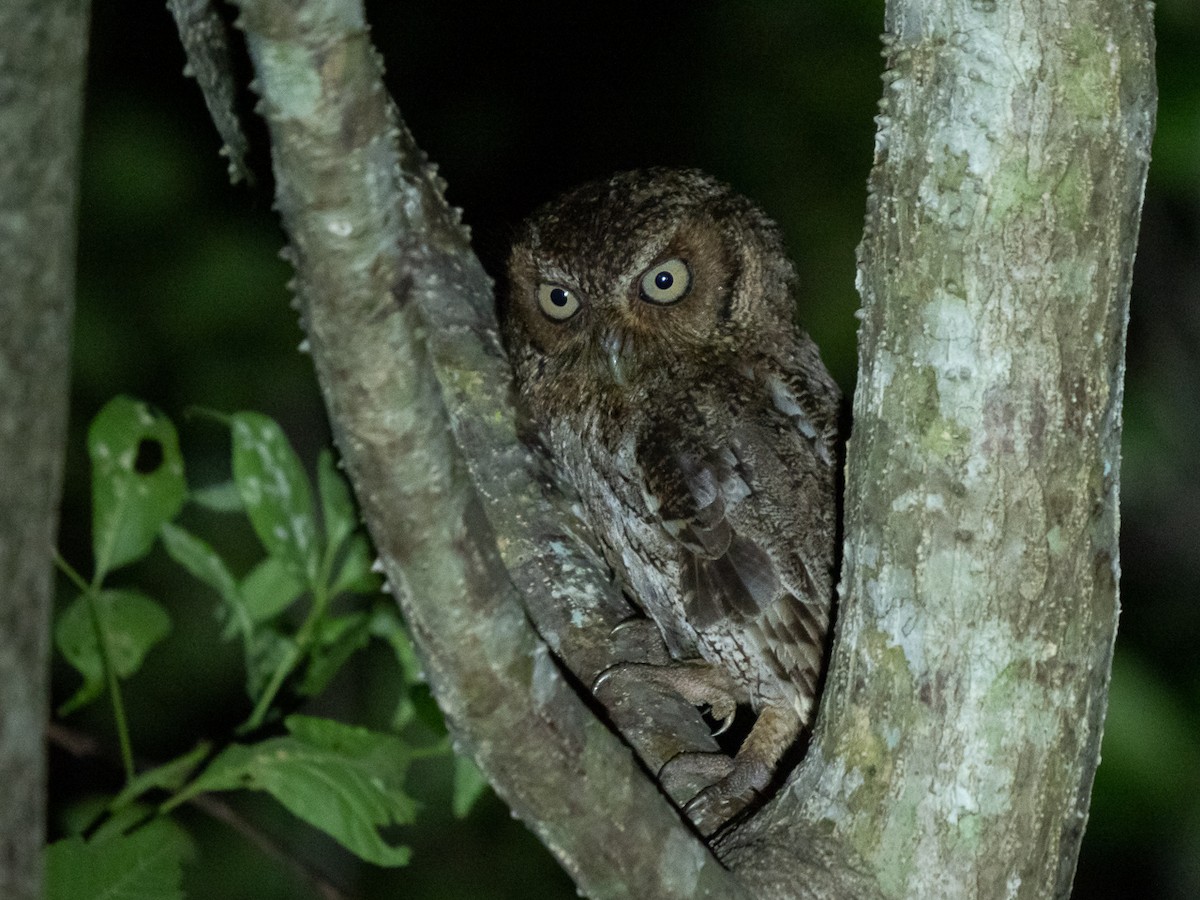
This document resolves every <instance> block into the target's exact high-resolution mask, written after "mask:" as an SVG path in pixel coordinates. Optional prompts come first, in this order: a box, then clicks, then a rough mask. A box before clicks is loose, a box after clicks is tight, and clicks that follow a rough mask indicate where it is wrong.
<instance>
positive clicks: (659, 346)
mask: <svg viewBox="0 0 1200 900" xmlns="http://www.w3.org/2000/svg"><path fill="white" fill-rule="evenodd" d="M508 275H509V285H508V288H509V289H508V295H507V313H506V326H507V332H508V337H509V342H510V348H511V349H512V351H513V354H514V359H515V360H516V364H517V368H518V374H519V375H520V376H522V378H523V379H525V380H528V379H529V378H530V377H535V376H536V377H538V380H541V378H543V377H546V376H550V377H552V378H555V379H560V380H561V379H565V380H566V381H569V382H576V383H579V384H582V385H586V386H589V387H599V388H605V387H611V388H613V389H619V388H621V387H623V386H625V385H628V384H644V383H645V379H646V378H647V376H648V375H652V374H653V373H662V374H664V375H667V376H668V377H669V376H678V375H679V374H681V373H683V372H686V370H687V367H688V366H689V365H696V364H708V365H712V364H714V363H720V362H722V361H730V360H733V359H736V358H740V357H743V356H744V355H745V354H746V353H748V352H751V351H752V350H753V348H754V347H755V345H756V343H758V342H764V341H767V342H769V341H770V340H771V339H772V338H771V336H772V335H778V334H787V333H789V332H790V331H791V319H792V311H793V310H792V303H793V296H794V292H793V282H794V279H795V273H794V270H793V268H792V266H791V264H790V263H789V262H788V261H787V258H786V256H785V254H784V251H783V245H782V240H781V237H780V234H779V229H778V228H777V227H776V226H775V224H774V223H772V222H771V221H770V220H769V219H768V218H767V217H766V216H765V215H764V214H763V213H762V212H761V211H759V210H758V208H757V207H755V206H754V205H753V204H752V203H750V201H748V200H746V199H745V198H744V197H742V196H741V195H739V194H737V193H735V192H734V191H733V190H732V189H730V188H729V187H728V186H726V185H724V184H722V183H720V182H718V181H716V180H714V179H712V178H710V177H708V176H707V175H705V174H703V173H701V172H698V171H696V170H691V169H644V170H638V171H632V172H622V173H620V174H617V175H614V176H613V177H612V178H609V179H607V180H604V181H596V182H592V183H589V184H585V185H582V186H581V187H578V188H576V189H574V190H572V191H570V192H569V193H567V194H564V195H563V196H561V197H559V198H558V199H556V200H554V201H552V202H550V203H548V204H547V205H545V206H543V207H542V208H541V209H539V210H537V211H536V212H535V213H534V214H533V215H532V216H531V217H530V218H529V220H528V221H527V222H526V223H525V224H524V226H523V228H522V230H521V232H520V233H519V235H518V237H517V240H516V241H515V243H514V245H513V248H512V251H511V254H510V256H509V261H508Z"/></svg>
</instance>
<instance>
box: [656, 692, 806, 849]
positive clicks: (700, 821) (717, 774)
mask: <svg viewBox="0 0 1200 900" xmlns="http://www.w3.org/2000/svg"><path fill="white" fill-rule="evenodd" d="M800 728H801V720H800V716H799V715H798V714H797V713H796V711H795V710H794V709H793V708H792V707H791V706H790V705H780V706H767V707H764V708H763V710H762V712H761V713H760V714H759V716H758V719H757V721H755V723H754V727H753V728H752V729H750V734H749V735H747V737H746V740H745V741H744V742H743V743H742V746H741V749H739V750H738V752H737V755H736V756H734V757H733V758H732V759H731V758H729V757H728V756H724V755H722V754H719V753H681V754H680V755H679V756H677V757H675V758H674V759H671V760H669V761H668V762H667V764H666V765H665V766H663V768H662V771H661V772H660V773H659V779H660V781H662V783H663V786H664V787H667V779H670V780H672V781H679V780H681V779H682V778H684V777H686V776H692V777H694V776H696V775H701V776H703V777H704V780H706V781H707V782H708V787H706V788H704V789H703V790H701V791H700V792H699V793H698V794H696V795H695V796H694V797H692V799H691V800H689V801H688V802H687V803H686V804H685V805H684V807H683V812H684V814H685V815H686V816H687V817H688V818H689V819H690V820H691V821H692V824H693V825H695V826H696V829H697V830H698V831H699V832H700V833H701V834H703V835H704V836H705V837H710V836H711V835H713V834H715V833H716V832H717V831H718V830H719V829H720V828H721V827H722V826H723V825H725V824H726V823H727V822H729V820H730V819H732V818H734V817H735V816H737V815H738V814H739V813H741V812H742V811H743V810H745V809H746V808H747V807H749V806H751V805H752V804H754V803H755V802H756V801H757V800H758V799H759V797H760V796H761V795H762V793H763V791H764V790H765V789H766V788H767V786H768V785H769V784H770V783H771V781H772V779H773V778H774V777H775V775H776V773H777V769H778V766H779V760H780V758H781V757H782V756H783V754H784V752H785V751H786V750H787V749H788V748H789V747H790V746H791V745H792V744H793V743H794V742H795V740H796V738H797V737H798V736H799V734H800ZM709 776H711V777H709ZM668 793H671V791H670V789H669V788H668ZM672 796H674V794H672Z"/></svg>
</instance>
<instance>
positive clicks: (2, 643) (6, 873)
mask: <svg viewBox="0 0 1200 900" xmlns="http://www.w3.org/2000/svg"><path fill="white" fill-rule="evenodd" d="M87 23H88V4H87V2H86V0H10V2H7V3H4V4H0V285H3V290H2V292H0V784H2V785H4V802H3V803H0V897H5V898H12V900H36V898H40V897H41V895H42V894H41V882H42V874H41V852H42V842H43V835H44V833H45V792H46V784H45V781H46V772H45V760H44V750H43V735H44V733H45V726H46V720H47V711H48V705H49V684H48V677H47V676H48V671H49V670H48V662H47V653H48V649H49V631H50V605H51V588H52V586H53V579H52V577H51V576H52V557H51V551H52V548H53V546H54V538H55V532H56V529H57V512H58V501H59V493H60V488H61V483H62V463H63V448H64V444H65V440H66V423H67V396H68V394H67V386H68V371H69V369H68V366H69V347H70V330H71V314H72V310H73V307H74V275H75V265H74V264H75V210H76V198H77V195H78V185H79V177H78V162H79V139H80V120H81V112H82V106H83V78H84V58H85V50H86V46H87Z"/></svg>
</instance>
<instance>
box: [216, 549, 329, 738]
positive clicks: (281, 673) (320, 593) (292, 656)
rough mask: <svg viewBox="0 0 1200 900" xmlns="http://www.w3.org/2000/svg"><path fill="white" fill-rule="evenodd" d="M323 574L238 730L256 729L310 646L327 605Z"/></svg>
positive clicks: (327, 598) (244, 731)
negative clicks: (293, 640)
mask: <svg viewBox="0 0 1200 900" xmlns="http://www.w3.org/2000/svg"><path fill="white" fill-rule="evenodd" d="M324 568H327V567H323V569H324ZM326 574H327V573H326V572H325V571H322V573H321V576H320V577H318V578H317V579H316V582H317V583H316V584H315V585H313V599H312V608H311V609H310V610H309V611H308V616H307V617H306V618H305V620H304V624H303V625H301V626H300V630H299V631H297V632H296V643H295V645H294V648H293V649H292V651H291V652H290V653H288V654H287V656H285V657H284V658H283V659H282V660H280V662H279V665H278V666H277V667H276V669H275V671H274V673H273V674H272V675H271V680H270V682H269V683H268V684H267V686H266V688H265V689H264V690H263V692H262V695H261V696H260V697H259V698H258V702H257V703H256V704H255V705H254V711H253V712H251V713H250V718H248V719H247V720H246V721H245V723H243V724H242V726H241V727H240V728H238V731H239V732H240V733H242V734H246V733H248V732H252V731H255V730H256V729H257V728H258V727H259V726H261V725H262V723H263V720H264V719H265V718H266V717H267V712H268V711H269V710H270V709H271V704H272V703H273V702H275V697H276V695H277V694H278V693H279V690H280V688H282V687H283V683H284V681H286V680H287V677H288V676H289V675H290V674H292V672H293V670H295V668H296V666H297V664H298V663H299V662H300V660H302V659H303V658H304V657H305V656H307V655H308V653H309V651H310V650H311V649H312V645H313V643H314V641H315V635H316V630H317V627H318V626H319V625H320V622H321V619H322V618H324V616H325V611H326V608H327V607H328V606H329V592H328V590H327V589H326V587H325V584H326V581H327V578H326V577H325V576H326Z"/></svg>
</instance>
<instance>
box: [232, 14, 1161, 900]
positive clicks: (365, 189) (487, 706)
mask: <svg viewBox="0 0 1200 900" xmlns="http://www.w3.org/2000/svg"><path fill="white" fill-rule="evenodd" d="M238 2H239V6H240V7H241V9H242V12H243V15H242V22H243V24H244V27H245V30H246V33H247V38H248V41H249V44H250V48H251V54H252V57H253V59H254V64H255V68H256V74H257V81H258V86H259V89H260V91H261V93H262V96H263V99H264V111H265V115H266V117H267V120H268V123H269V125H270V127H271V131H272V141H273V145H274V161H275V171H276V176H277V182H278V188H279V206H280V209H281V211H282V212H283V215H284V221H285V225H286V226H287V228H288V231H289V234H290V236H291V241H292V250H291V252H292V254H293V261H294V263H295V265H296V269H297V273H298V285H299V302H300V308H301V311H302V315H303V316H304V318H305V325H306V328H307V329H308V333H309V335H310V342H311V347H312V352H313V356H314V361H315V363H316V366H317V370H318V374H319V375H320V377H321V383H322V389H323V391H324V393H325V397H326V401H327V404H328V407H329V411H330V416H331V419H332V420H333V424H334V429H335V433H336V435H337V438H338V443H339V447H340V448H341V451H342V453H343V455H344V457H345V460H346V463H347V467H348V469H349V472H350V474H351V476H352V478H353V480H354V483H355V488H356V490H357V492H358V497H359V499H360V501H361V503H362V505H363V509H364V512H365V514H366V518H367V521H368V524H369V525H370V527H371V530H372V533H373V535H374V538H375V541H376V544H377V546H378V548H379V551H380V553H381V556H382V558H383V561H384V564H385V567H386V569H387V572H388V574H389V577H390V579H391V582H392V584H393V585H394V586H395V588H396V589H397V591H398V594H399V596H400V600H401V602H402V604H403V606H404V610H405V613H406V616H407V618H408V621H409V623H410V626H411V628H412V631H413V634H414V637H415V639H416V641H417V642H418V645H419V648H420V652H421V653H422V655H423V658H424V660H425V663H426V667H427V670H428V672H429V674H430V678H431V683H432V687H433V689H434V692H435V694H436V695H437V697H438V699H439V702H440V703H441V704H442V707H443V709H444V710H445V712H446V714H447V718H448V720H449V722H450V726H451V729H452V731H453V733H454V734H455V735H456V737H457V738H458V740H459V741H460V742H461V743H462V745H463V746H464V747H465V749H468V750H470V751H471V752H472V753H473V754H474V755H475V757H476V758H477V759H478V761H479V762H480V764H481V766H482V768H483V770H484V771H485V773H487V775H488V776H489V778H490V779H491V780H492V782H493V784H494V785H495V787H496V788H497V791H498V792H499V793H500V795H501V796H502V797H504V798H505V799H506V800H507V801H508V802H509V803H510V804H511V805H512V806H513V809H514V811H515V812H516V813H517V814H518V815H520V816H521V817H522V818H523V819H524V820H525V821H526V822H528V823H529V824H530V827H532V828H533V829H534V830H535V831H536V832H537V833H538V834H539V835H540V836H541V837H542V839H543V840H544V841H545V842H546V843H547V844H548V846H549V847H550V848H551V850H552V851H553V852H554V853H555V854H556V855H557V856H558V857H559V859H560V860H562V861H563V864H564V865H565V866H566V867H567V869H568V870H569V871H570V872H571V874H572V875H573V876H574V877H575V879H576V881H577V883H578V885H579V887H580V889H581V891H583V892H584V893H585V894H587V895H589V896H593V897H637V898H647V897H655V898H670V897H680V898H683V897H722V898H735V897H739V896H751V895H753V896H761V897H770V898H781V900H782V898H793V897H822V898H832V897H846V898H851V897H852V898H866V897H871V896H876V895H878V896H885V897H905V896H946V897H993V896H995V897H1000V896H1004V897H1010V896H1011V897H1044V896H1049V895H1065V894H1066V893H1067V892H1068V891H1069V889H1070V883H1071V877H1072V874H1073V871H1074V865H1075V856H1076V852H1077V849H1078V843H1079V838H1080V836H1081V834H1082V829H1083V823H1084V820H1085V818H1086V812H1087V798H1088V794H1089V791H1090V786H1091V780H1092V774H1093V772H1094V770H1095V766H1096V763H1097V756H1098V750H1099V741H1100V732H1101V724H1102V720H1103V711H1104V697H1105V689H1106V686H1107V678H1108V667H1109V659H1110V656H1111V648H1112V640H1113V635H1114V631H1115V626H1116V575H1117V562H1116V560H1117V547H1116V528H1117V475H1118V450H1119V441H1120V398H1121V383H1122V374H1123V372H1122V360H1123V350H1124V330H1125V318H1126V308H1127V299H1128V291H1129V273H1130V269H1131V264H1132V259H1133V251H1134V244H1135V241H1136V232H1137V219H1138V212H1139V209H1140V203H1141V195H1142V187H1143V183H1144V178H1145V171H1146V162H1147V156H1148V148H1149V142H1150V135H1151V130H1152V122H1153V108H1154V100H1153V97H1154V89H1153V72H1152V63H1151V59H1152V52H1151V30H1150V29H1151V15H1150V10H1149V7H1148V6H1146V5H1142V4H1140V3H1135V4H1125V3H1115V2H1101V0H1078V2H1075V3H1072V4H1070V5H1069V8H1068V4H1067V3H1065V2H1058V3H1055V2H1050V0H1047V2H1043V3H1039V4H1032V3H1030V4H1027V6H1022V5H1019V4H1015V3H1014V4H1003V5H1000V4H997V3H995V2H994V0H975V2H972V3H969V4H953V5H949V4H933V3H920V2H910V3H891V4H889V7H888V29H889V37H888V39H887V48H888V57H889V72H888V74H887V77H886V79H885V81H886V83H887V89H886V90H887V93H886V96H885V101H884V114H883V115H882V116H881V118H880V132H879V137H878V142H877V160H876V165H875V169H874V172H873V175H872V178H871V185H870V189H871V194H870V200H869V208H868V221H867V235H866V237H865V239H864V242H863V245H862V254H861V272H860V279H861V288H862V293H863V300H864V310H863V313H864V315H863V328H862V336H861V363H860V366H861V368H860V375H859V390H858V392H857V395H856V400H855V435H854V439H853V441H852V443H851V446H850V452H849V461H848V466H849V468H848V474H847V485H848V491H847V506H846V513H847V517H846V518H847V529H846V566H845V573H844V578H843V591H842V593H843V595H844V597H845V600H844V601H843V604H842V608H841V611H840V615H839V621H838V626H837V634H838V637H837V645H836V648H835V652H834V658H833V663H832V670H831V674H830V677H829V683H828V687H827V689H826V695H825V698H824V700H823V708H822V712H821V715H820V718H819V720H818V725H817V732H816V735H815V737H814V740H813V743H812V747H811V749H810V751H809V755H808V758H807V759H806V760H805V761H804V763H803V764H802V765H801V766H800V767H799V768H798V769H797V771H796V772H795V773H794V775H793V777H792V778H791V779H790V781H789V784H788V785H787V787H786V789H785V790H784V791H783V792H782V793H781V795H780V796H779V797H777V798H776V799H775V800H774V801H773V802H772V803H771V804H770V805H768V807H767V808H766V809H764V810H763V811H762V812H761V813H760V814H759V815H758V816H756V817H755V818H754V819H752V820H751V821H750V822H749V823H747V824H746V825H745V826H743V827H741V828H739V829H737V830H736V831H734V832H732V833H731V834H727V835H725V836H723V839H722V840H721V842H720V843H719V845H718V847H717V850H718V852H719V853H720V854H721V857H722V859H723V861H724V863H725V864H727V865H728V866H730V867H732V869H733V872H732V873H731V872H730V871H727V870H726V869H725V868H723V867H722V866H721V865H720V864H718V863H717V861H716V859H715V858H714V857H713V856H712V855H710V854H709V852H708V851H707V849H706V848H705V847H704V845H703V844H702V843H701V842H700V841H699V840H698V839H697V838H696V837H695V836H694V834H692V833H691V832H690V831H689V830H688V829H687V828H686V827H685V826H684V825H683V824H682V823H681V821H680V819H679V817H678V816H677V815H676V813H675V812H674V811H673V810H672V809H671V807H670V806H669V805H668V804H667V803H666V801H665V800H664V798H663V797H662V796H661V794H659V793H658V792H657V790H656V789H655V787H654V785H653V784H652V782H651V779H650V778H649V777H648V776H647V775H646V767H648V768H650V769H653V768H654V766H655V764H656V762H657V761H660V760H661V759H662V758H665V756H669V755H670V754H671V753H672V752H674V749H675V748H677V747H680V746H690V745H694V744H696V743H702V742H703V740H704V735H703V734H700V735H699V736H697V734H696V719H695V715H694V714H693V713H691V711H689V710H686V709H680V708H679V704H678V703H675V704H673V705H672V702H671V701H670V700H668V699H664V698H650V697H642V698H639V697H631V698H625V700H624V702H622V703H618V704H617V708H615V709H613V710H610V714H611V716H612V719H613V721H614V722H616V723H617V725H618V727H620V728H621V730H622V732H623V734H624V736H625V737H626V739H627V740H628V741H629V744H630V745H632V746H633V747H634V748H635V749H636V750H637V753H638V756H639V757H640V759H641V760H642V762H643V763H645V764H646V767H644V768H639V766H638V763H637V760H636V759H635V758H634V757H633V755H631V753H630V752H629V750H628V749H627V748H626V746H625V745H623V744H622V743H621V742H620V741H618V740H617V739H616V738H615V736H614V735H613V734H612V733H611V732H610V731H609V730H608V729H607V728H606V727H605V726H604V725H602V724H601V723H600V721H599V720H598V719H597V718H596V717H595V715H594V714H593V713H592V712H591V710H590V709H589V708H588V707H587V706H586V705H585V704H584V703H583V702H582V701H581V699H580V696H579V694H580V692H581V690H582V689H581V688H579V685H587V684H588V683H589V681H590V677H591V676H592V675H594V674H595V672H596V671H598V670H599V669H601V668H603V666H604V665H606V664H607V663H609V662H611V661H613V660H614V659H616V658H618V657H619V656H620V655H621V654H623V653H628V652H630V648H622V647H620V646H617V643H616V641H615V639H614V638H612V636H611V634H610V630H611V624H612V623H613V622H615V621H617V620H619V618H620V616H621V615H622V614H623V610H624V607H623V606H622V601H621V599H620V597H619V596H617V595H616V592H615V591H614V590H613V587H612V585H611V584H610V583H609V580H608V579H607V577H606V573H604V571H603V567H602V566H601V565H599V563H598V560H597V558H596V555H595V553H594V550H593V549H592V548H591V547H590V545H589V543H588V540H587V538H586V536H583V535H580V534H579V529H578V527H577V526H576V525H575V524H573V520H572V519H571V518H570V516H569V513H568V512H567V503H566V502H565V501H564V499H563V498H562V497H561V496H560V495H559V494H557V493H556V492H555V491H554V490H553V489H549V488H548V487H547V486H546V479H545V477H544V473H542V472H541V471H540V469H539V468H538V463H537V461H536V460H535V459H533V458H532V457H531V456H530V454H529V453H528V452H527V451H526V450H525V449H524V448H523V447H522V446H521V445H520V443H519V442H518V441H517V438H516V429H515V427H514V424H513V422H514V416H513V411H512V410H511V408H510V407H509V403H508V397H509V393H508V385H509V380H508V379H509V376H508V373H507V367H506V364H505V362H504V359H503V354H502V352H501V350H500V347H499V344H498V341H497V338H496V327H495V321H494V313H493V311H492V306H491V302H490V298H489V294H488V285H487V281H486V276H484V274H483V272H482V270H481V269H480V268H479V265H478V263H477V262H476V260H475V259H474V257H473V256H472V255H471V254H470V250H469V246H468V244H467V239H466V234H465V230H464V229H463V228H462V227H461V225H460V224H459V222H458V216H457V213H456V212H455V211H452V210H449V209H448V208H447V207H446V206H445V204H444V202H443V201H442V199H441V185H440V183H439V180H438V179H437V178H436V176H435V175H434V173H433V171H432V169H431V167H430V166H429V165H428V164H427V163H426V162H425V160H424V158H423V156H422V155H421V154H420V152H419V151H418V150H417V149H416V148H415V146H414V145H413V144H412V141H411V138H410V137H409V136H408V134H407V133H406V132H405V130H404V128H403V126H402V125H401V124H400V123H399V121H398V119H397V118H396V117H395V114H394V111H393V110H392V109H391V108H390V106H389V105H388V103H387V101H386V97H385V95H384V93H383V90H382V87H381V85H380V81H379V71H378V64H377V62H376V60H375V58H374V56H373V54H372V52H371V50H370V47H369V44H368V42H367V40H366V37H365V24H364V22H363V20H362V11H361V8H360V7H359V6H358V5H357V4H354V3H349V2H338V0H306V2H297V0H292V2H288V3H284V2H278V0H238ZM402 585H403V589H402V588H401V586H402ZM531 622H532V624H533V626H535V627H536V633H535V630H534V628H533V627H531ZM634 649H636V648H634ZM572 676H574V679H575V680H574V684H573V683H572V681H573V679H572ZM654 702H657V703H661V704H665V706H664V707H663V708H664V709H665V710H666V712H665V713H664V717H662V718H660V717H659V716H657V715H647V713H646V710H647V709H648V708H649V705H650V704H651V703H654ZM663 721H667V722H669V723H670V727H668V728H665V729H664V728H663V727H661V723H662V722H663Z"/></svg>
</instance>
